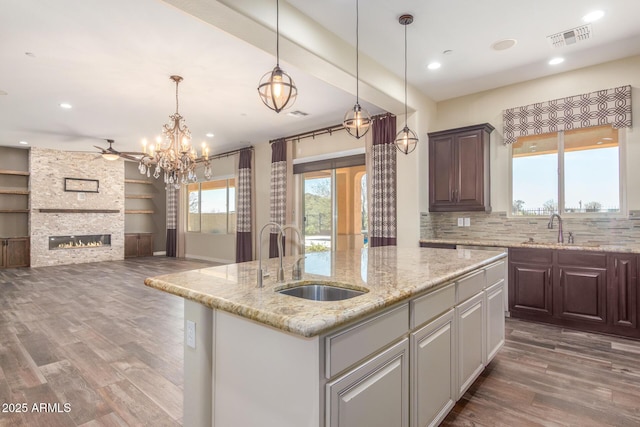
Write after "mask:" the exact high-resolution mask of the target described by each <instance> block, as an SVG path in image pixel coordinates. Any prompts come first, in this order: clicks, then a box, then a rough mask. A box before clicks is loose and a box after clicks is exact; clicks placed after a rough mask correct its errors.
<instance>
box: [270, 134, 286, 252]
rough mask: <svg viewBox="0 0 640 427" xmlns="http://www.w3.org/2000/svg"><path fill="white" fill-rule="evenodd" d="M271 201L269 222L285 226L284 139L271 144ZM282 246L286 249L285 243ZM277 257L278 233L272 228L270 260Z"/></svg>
mask: <svg viewBox="0 0 640 427" xmlns="http://www.w3.org/2000/svg"><path fill="white" fill-rule="evenodd" d="M270 199H271V203H270V205H271V211H270V215H269V220H270V221H272V222H275V223H276V224H280V225H284V224H285V221H286V212H287V143H286V141H285V140H284V138H282V139H279V140H277V141H275V142H274V143H273V144H271V196H270ZM283 240H284V239H283ZM282 244H283V248H284V241H283V242H282ZM283 251H284V249H283ZM277 256H278V231H277V230H276V229H275V228H272V229H271V233H270V234H269V258H275V257H277Z"/></svg>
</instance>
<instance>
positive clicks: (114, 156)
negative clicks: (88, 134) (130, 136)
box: [94, 139, 142, 162]
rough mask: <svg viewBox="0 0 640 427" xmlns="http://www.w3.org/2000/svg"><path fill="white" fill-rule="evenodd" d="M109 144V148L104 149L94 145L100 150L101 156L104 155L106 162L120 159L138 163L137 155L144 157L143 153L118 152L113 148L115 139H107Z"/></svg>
mask: <svg viewBox="0 0 640 427" xmlns="http://www.w3.org/2000/svg"><path fill="white" fill-rule="evenodd" d="M105 141H107V142H108V143H109V148H102V147H98V146H97V145H94V147H96V148H97V149H98V150H100V154H102V158H103V159H106V160H118V159H119V158H120V157H122V158H124V159H128V160H133V161H136V162H137V161H138V160H139V159H137V158H136V157H134V156H136V155H142V153H137V152H131V151H118V150H116V149H114V148H113V143H114V142H115V141H114V140H113V139H105Z"/></svg>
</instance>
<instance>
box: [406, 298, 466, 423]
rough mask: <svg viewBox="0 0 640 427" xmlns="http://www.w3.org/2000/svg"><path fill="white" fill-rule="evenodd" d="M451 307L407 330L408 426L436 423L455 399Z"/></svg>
mask: <svg viewBox="0 0 640 427" xmlns="http://www.w3.org/2000/svg"><path fill="white" fill-rule="evenodd" d="M453 318H454V310H453V309H450V310H449V311H447V312H446V313H444V314H443V315H442V316H440V317H439V318H437V319H435V320H434V321H432V322H431V323H429V324H427V325H426V326H424V327H422V328H420V329H419V330H417V331H416V332H414V333H413V334H411V372H412V374H411V376H412V388H411V426H412V427H426V426H435V425H438V424H439V423H440V422H441V421H442V420H443V419H444V417H446V416H447V414H448V413H449V411H450V410H451V408H453V406H454V405H455V401H456V388H455V354H456V352H455V336H454V333H453V331H454V327H453Z"/></svg>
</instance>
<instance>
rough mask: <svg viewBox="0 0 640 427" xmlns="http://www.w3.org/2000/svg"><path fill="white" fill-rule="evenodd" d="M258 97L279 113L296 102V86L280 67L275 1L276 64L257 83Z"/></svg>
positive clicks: (278, 20)
mask: <svg viewBox="0 0 640 427" xmlns="http://www.w3.org/2000/svg"><path fill="white" fill-rule="evenodd" d="M258 93H259V94H260V99H261V100H262V102H263V103H264V105H266V106H267V107H269V108H270V109H272V110H273V111H275V112H276V113H279V112H280V111H282V110H284V109H286V108H289V107H291V106H292V105H293V103H294V102H296V97H297V96H298V88H297V87H296V85H295V83H294V82H293V79H292V78H291V76H289V74H287V73H286V72H285V71H284V70H283V69H282V68H280V2H279V1H276V66H275V67H274V68H273V70H271V71H269V72H267V73H266V74H265V75H264V76H262V78H261V79H260V83H258Z"/></svg>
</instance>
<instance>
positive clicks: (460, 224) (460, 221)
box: [458, 218, 464, 227]
mask: <svg viewBox="0 0 640 427" xmlns="http://www.w3.org/2000/svg"><path fill="white" fill-rule="evenodd" d="M458 227H464V218H458Z"/></svg>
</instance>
